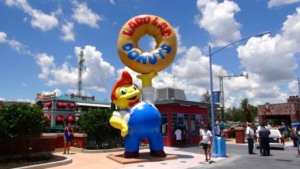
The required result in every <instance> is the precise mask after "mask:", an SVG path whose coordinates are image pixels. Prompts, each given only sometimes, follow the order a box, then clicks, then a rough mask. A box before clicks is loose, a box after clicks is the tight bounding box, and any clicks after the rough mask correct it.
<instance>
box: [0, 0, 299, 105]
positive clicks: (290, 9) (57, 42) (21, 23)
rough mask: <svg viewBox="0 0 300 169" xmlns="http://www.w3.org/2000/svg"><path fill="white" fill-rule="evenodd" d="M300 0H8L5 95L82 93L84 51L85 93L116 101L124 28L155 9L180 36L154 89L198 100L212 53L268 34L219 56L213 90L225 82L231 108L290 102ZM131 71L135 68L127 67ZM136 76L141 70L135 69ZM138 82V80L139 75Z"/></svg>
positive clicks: (2, 18)
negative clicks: (79, 88)
mask: <svg viewBox="0 0 300 169" xmlns="http://www.w3.org/2000/svg"><path fill="white" fill-rule="evenodd" d="M299 5H300V0H240V1H216V0H198V1H196V0H176V1H171V0H151V1H147V0H130V1H129V0H127V1H126V0H89V1H80V0H39V1H35V0H31V1H29V0H27V1H26V0H0V22H1V24H0V60H1V62H0V67H1V70H2V73H1V74H0V79H1V83H0V100H6V101H31V102H34V100H35V97H36V94H37V93H44V94H47V93H53V92H56V93H57V94H58V95H63V94H70V93H77V79H78V59H79V57H78V55H79V53H80V51H81V50H83V52H84V58H85V62H84V69H83V76H82V79H83V93H84V94H85V95H93V96H95V97H96V99H97V100H103V101H110V93H111V88H112V85H113V84H114V82H115V81H116V79H117V78H118V77H119V76H120V72H121V70H122V69H124V68H125V66H124V64H123V63H122V62H121V61H120V59H119V57H118V53H117V41H118V35H119V32H120V29H121V28H122V27H123V25H124V24H125V23H126V22H127V21H128V20H129V19H131V18H132V17H134V16H137V15H142V14H151V15H157V16H160V17H161V18H163V19H165V20H166V21H168V22H169V23H170V24H171V25H172V26H173V28H174V29H175V31H176V34H177V44H178V46H177V55H176V58H175V60H174V62H173V63H172V64H171V65H170V66H169V67H168V68H167V69H165V70H164V71H163V72H159V76H158V77H157V78H155V80H154V82H153V83H154V87H156V88H162V87H176V88H180V89H183V90H185V93H186V95H187V97H188V100H200V97H201V95H202V94H203V93H204V92H205V91H206V90H209V69H208V66H209V63H208V45H210V46H211V47H212V51H216V50H218V49H219V48H221V47H223V46H225V45H227V44H229V43H231V42H234V41H237V40H240V39H243V38H245V37H248V36H252V35H255V34H258V33H261V32H265V31H270V32H271V33H272V34H271V35H265V36H263V37H259V38H251V39H248V40H245V41H242V42H240V43H237V44H235V45H232V46H230V47H228V48H225V49H224V50H221V51H219V52H218V53H216V54H215V55H213V57H212V63H213V76H214V90H219V79H218V76H219V75H221V76H235V75H238V74H241V73H244V74H245V73H248V75H249V78H248V79H246V78H244V77H232V78H225V77H224V78H223V83H224V84H223V85H224V92H225V106H226V107H231V106H239V104H240V101H241V100H242V99H244V98H248V99H249V102H250V103H251V104H253V105H257V104H264V103H266V102H269V103H281V102H286V99H287V98H288V96H290V95H297V94H298V82H297V78H298V77H299V74H300V73H299V72H300V71H299V66H298V65H299V61H300V59H299V51H300V48H299V46H300V26H299V25H300V7H299ZM139 45H140V48H142V49H143V50H145V51H147V50H152V49H153V46H154V40H153V38H152V37H150V36H145V37H144V38H142V39H141V40H140V42H139ZM127 69H128V68H127ZM131 73H132V74H133V75H134V76H135V75H136V73H135V72H131ZM134 80H135V82H136V83H137V84H138V85H140V82H139V81H138V80H136V79H135V78H134Z"/></svg>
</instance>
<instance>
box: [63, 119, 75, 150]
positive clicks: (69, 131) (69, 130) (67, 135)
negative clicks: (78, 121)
mask: <svg viewBox="0 0 300 169" xmlns="http://www.w3.org/2000/svg"><path fill="white" fill-rule="evenodd" d="M73 134H74V130H73V127H72V125H71V123H68V126H67V127H66V128H65V131H64V154H66V152H67V153H68V154H69V152H70V146H71V141H72V137H73Z"/></svg>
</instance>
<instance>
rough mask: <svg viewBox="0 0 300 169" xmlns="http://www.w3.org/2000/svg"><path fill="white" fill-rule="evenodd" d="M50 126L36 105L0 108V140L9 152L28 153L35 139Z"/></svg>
mask: <svg viewBox="0 0 300 169" xmlns="http://www.w3.org/2000/svg"><path fill="white" fill-rule="evenodd" d="M49 126H50V121H49V120H48V119H46V118H45V117H44V113H43V112H42V110H41V108H40V107H38V106H30V105H23V104H19V105H18V104H16V105H11V106H5V107H1V108H0V142H1V143H4V144H6V145H7V146H9V147H10V149H11V150H12V151H11V152H10V153H18V154H22V155H28V154H30V152H31V151H32V148H33V147H34V144H35V142H36V140H37V139H38V138H39V137H40V136H41V134H42V133H43V131H45V130H46V129H47V127H49Z"/></svg>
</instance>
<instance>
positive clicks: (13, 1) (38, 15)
mask: <svg viewBox="0 0 300 169" xmlns="http://www.w3.org/2000/svg"><path fill="white" fill-rule="evenodd" d="M6 4H7V5H8V6H15V7H17V8H20V9H22V10H23V12H25V13H27V14H28V15H29V16H31V17H32V20H31V21H30V22H31V25H32V26H33V27H34V28H38V29H40V30H42V31H48V30H50V29H52V28H54V27H56V26H57V25H58V20H57V18H56V16H55V13H51V14H50V15H47V14H45V13H43V12H42V11H40V10H37V9H33V8H32V7H31V6H30V5H29V4H28V3H27V1H26V0H6ZM25 20H27V19H25Z"/></svg>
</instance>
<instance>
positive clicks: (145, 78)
mask: <svg viewBox="0 0 300 169" xmlns="http://www.w3.org/2000/svg"><path fill="white" fill-rule="evenodd" d="M157 75H158V74H157V72H150V73H147V74H141V75H137V78H139V79H141V80H142V87H152V79H153V78H154V77H156V76H157Z"/></svg>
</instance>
